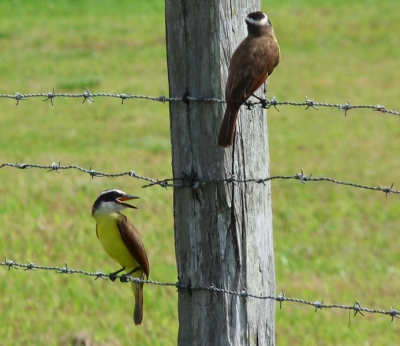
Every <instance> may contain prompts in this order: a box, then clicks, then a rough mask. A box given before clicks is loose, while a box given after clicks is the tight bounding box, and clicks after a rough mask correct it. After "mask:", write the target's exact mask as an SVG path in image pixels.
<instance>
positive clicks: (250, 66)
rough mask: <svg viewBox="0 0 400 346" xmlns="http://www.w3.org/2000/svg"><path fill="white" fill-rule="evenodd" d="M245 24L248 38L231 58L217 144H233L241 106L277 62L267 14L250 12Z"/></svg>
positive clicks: (272, 34) (277, 47)
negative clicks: (223, 113) (224, 108)
mask: <svg viewBox="0 0 400 346" xmlns="http://www.w3.org/2000/svg"><path fill="white" fill-rule="evenodd" d="M245 22H246V24H247V32H248V34H247V37H246V38H245V39H244V40H243V41H242V43H241V44H240V45H239V46H238V47H237V48H236V50H235V52H234V53H233V55H232V58H231V61H230V65H229V72H228V80H227V82H226V88H225V101H226V110H225V115H224V119H223V120H222V124H221V129H220V131H219V136H218V145H219V146H221V147H224V148H226V147H229V146H230V145H232V144H233V140H234V137H235V130H236V120H237V117H238V114H239V108H240V106H241V105H242V104H243V103H244V102H245V101H246V100H247V99H248V98H249V97H250V96H251V95H252V94H253V93H254V92H255V91H256V90H257V89H258V88H259V87H260V86H261V85H263V84H264V82H265V81H266V80H267V78H268V77H269V76H270V75H271V73H272V71H273V70H274V68H275V67H276V66H277V65H278V63H279V59H280V51H279V45H278V42H277V40H276V37H275V34H274V29H273V28H272V25H271V22H270V21H269V19H268V17H267V15H266V14H265V13H263V12H260V11H257V12H252V13H250V14H249V15H248V16H247V17H246V19H245Z"/></svg>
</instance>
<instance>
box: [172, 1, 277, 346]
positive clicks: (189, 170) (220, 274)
mask: <svg viewBox="0 0 400 346" xmlns="http://www.w3.org/2000/svg"><path fill="white" fill-rule="evenodd" d="M259 9H260V4H259V2H258V1H255V0H251V1H250V0H248V1H217V0H214V1H211V0H205V1H190V2H188V1H184V0H169V1H166V35H167V57H168V76H169V89H170V96H171V97H180V96H182V95H184V94H186V93H187V94H188V95H190V96H194V97H196V96H203V97H217V98H223V92H224V88H225V83H226V79H227V76H228V63H229V59H230V57H231V55H232V53H233V51H234V49H235V48H236V47H237V46H238V44H239V43H240V42H241V41H242V40H243V38H244V37H245V36H246V24H245V23H244V19H245V17H246V15H247V14H248V13H250V12H253V11H255V10H259ZM224 109H225V105H224V104H220V103H206V102H188V103H185V102H171V103H170V121H171V143H172V168H173V174H174V177H182V173H185V174H187V175H190V174H195V175H196V177H198V178H199V179H213V178H216V179H217V178H227V177H230V176H231V174H232V173H233V174H235V177H237V178H244V179H249V178H253V177H257V178H258V177H265V176H268V175H269V155H268V145H267V127H266V116H265V112H263V111H262V110H261V109H255V110H253V111H246V116H245V117H241V116H239V119H238V128H237V135H236V137H237V139H236V141H235V145H234V146H233V147H232V148H231V149H222V148H220V147H218V146H217V137H218V131H219V126H220V124H221V120H222V116H223V114H224ZM242 129H243V131H242ZM174 218H175V247H176V257H177V266H178V275H179V277H180V279H181V280H182V282H184V283H186V284H188V283H189V282H190V283H191V285H192V286H193V287H198V286H210V285H212V284H214V285H215V286H217V287H222V288H225V289H229V290H234V291H242V290H243V288H246V289H247V290H248V291H249V292H252V293H255V294H262V295H275V273H274V262H273V241H272V214H271V194H270V185H269V184H265V185H263V184H253V183H249V184H235V185H233V184H224V183H212V184H207V185H204V186H201V187H199V188H197V189H191V188H175V189H174ZM178 309H179V336H178V344H179V345H274V342H275V339H274V312H275V302H274V301H260V300H255V299H251V298H243V297H235V296H230V295H225V294H219V293H218V294H215V293H213V292H209V291H203V290H194V291H192V292H191V294H189V293H188V292H187V291H183V290H182V291H179V299H178Z"/></svg>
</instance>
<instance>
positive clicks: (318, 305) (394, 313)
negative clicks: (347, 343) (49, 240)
mask: <svg viewBox="0 0 400 346" xmlns="http://www.w3.org/2000/svg"><path fill="white" fill-rule="evenodd" d="M0 266H5V267H8V269H9V270H11V269H18V268H24V270H25V271H36V270H42V271H54V272H56V273H58V274H80V275H86V276H90V277H94V278H95V280H97V279H109V278H110V275H112V277H113V280H115V279H117V278H119V279H120V282H129V281H132V282H135V283H143V284H150V285H157V286H169V287H175V288H177V289H178V290H185V291H187V292H188V293H189V294H191V293H192V291H210V292H214V293H222V294H228V295H232V296H237V297H240V298H253V299H260V300H275V301H276V302H279V306H280V308H282V303H283V302H291V303H300V304H304V305H309V306H313V307H314V308H315V312H317V311H318V310H322V309H344V310H349V311H351V310H353V311H354V316H355V315H357V314H358V313H359V314H360V315H362V316H364V314H363V313H370V314H381V315H389V316H391V317H392V322H393V320H394V318H395V317H396V318H400V311H399V310H396V309H393V308H392V307H390V309H389V310H384V309H371V308H366V307H362V306H361V305H360V303H359V302H358V301H356V302H355V303H354V305H344V304H324V301H323V300H321V301H319V300H317V301H309V300H306V299H300V298H291V297H286V295H285V292H284V290H282V291H281V293H280V294H279V295H278V296H263V295H257V294H253V293H251V292H249V291H248V290H247V289H246V288H243V289H242V290H241V291H240V292H238V291H233V290H228V289H224V288H220V287H216V286H215V285H213V284H211V285H204V286H197V287H195V286H192V285H191V283H190V282H189V283H184V282H182V281H181V280H180V279H179V278H178V281H177V282H161V281H155V280H143V279H139V278H134V277H131V276H128V275H125V274H123V275H115V274H113V273H112V274H105V273H102V272H100V271H96V272H89V271H86V270H81V269H78V270H77V269H71V268H69V267H68V264H67V263H65V266H64V267H57V266H42V265H37V264H35V263H32V262H29V261H28V262H27V263H18V262H14V261H12V260H8V259H7V258H5V259H4V262H0Z"/></svg>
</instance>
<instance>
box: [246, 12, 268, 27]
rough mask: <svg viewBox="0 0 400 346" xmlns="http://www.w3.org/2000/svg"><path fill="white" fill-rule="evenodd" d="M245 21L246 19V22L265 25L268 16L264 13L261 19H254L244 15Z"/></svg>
mask: <svg viewBox="0 0 400 346" xmlns="http://www.w3.org/2000/svg"><path fill="white" fill-rule="evenodd" d="M245 21H246V23H249V24H254V25H259V26H263V25H267V24H268V17H267V15H266V14H265V13H264V18H263V19H261V20H254V19H253V18H250V17H246V19H245Z"/></svg>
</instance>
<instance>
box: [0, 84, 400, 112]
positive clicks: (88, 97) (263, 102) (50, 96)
mask: <svg viewBox="0 0 400 346" xmlns="http://www.w3.org/2000/svg"><path fill="white" fill-rule="evenodd" d="M36 97H44V98H45V99H44V100H43V101H50V102H51V104H52V105H54V102H53V100H54V99H55V98H57V97H63V98H82V99H83V102H82V103H85V102H86V101H90V102H94V98H96V97H111V98H118V99H120V100H121V102H122V104H124V101H125V100H130V99H142V100H149V101H156V102H161V103H165V102H188V101H194V102H216V103H225V101H224V100H220V99H218V98H215V97H194V96H190V95H187V94H184V95H183V96H181V97H166V96H158V97H154V96H147V95H132V94H123V93H122V94H118V93H91V92H90V90H89V89H88V88H86V89H85V91H84V92H83V93H78V94H67V93H56V92H55V90H54V88H52V91H51V92H49V93H29V94H21V93H19V92H15V93H14V94H0V98H4V99H14V100H16V101H17V103H16V104H17V105H19V103H20V102H21V101H26V100H28V99H30V98H36ZM256 99H257V101H247V102H246V103H245V105H246V106H247V108H248V109H251V108H253V107H255V106H259V107H262V108H265V109H268V108H270V107H274V108H275V109H276V110H278V111H279V109H278V106H295V107H306V109H309V108H313V109H315V110H318V107H330V108H337V109H339V110H343V111H344V115H345V116H347V114H348V111H350V110H352V109H370V110H373V111H376V112H381V113H389V114H393V115H398V116H400V112H398V111H394V110H391V109H387V108H386V107H385V106H382V105H380V104H378V105H351V104H350V101H347V103H344V104H340V103H327V102H316V101H313V100H309V99H308V98H307V96H306V97H305V100H304V102H292V101H278V100H277V99H276V98H275V97H272V98H271V100H268V99H262V98H259V97H256Z"/></svg>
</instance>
